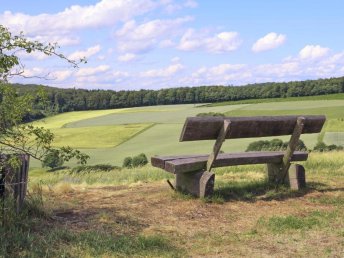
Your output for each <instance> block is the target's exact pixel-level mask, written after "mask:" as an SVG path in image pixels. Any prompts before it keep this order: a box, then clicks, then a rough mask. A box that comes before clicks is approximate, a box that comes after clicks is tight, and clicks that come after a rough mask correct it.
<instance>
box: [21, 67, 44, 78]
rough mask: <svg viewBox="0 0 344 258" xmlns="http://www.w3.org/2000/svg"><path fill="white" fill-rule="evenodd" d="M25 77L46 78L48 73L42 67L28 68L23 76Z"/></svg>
mask: <svg viewBox="0 0 344 258" xmlns="http://www.w3.org/2000/svg"><path fill="white" fill-rule="evenodd" d="M22 75H23V76H25V77H35V76H38V77H44V76H46V75H47V73H46V71H45V70H44V69H43V68H42V67H32V68H26V69H25V70H24V73H23V74H22Z"/></svg>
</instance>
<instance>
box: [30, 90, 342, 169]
mask: <svg viewBox="0 0 344 258" xmlns="http://www.w3.org/2000/svg"><path fill="white" fill-rule="evenodd" d="M335 95H336V96H337V98H335V97H327V98H330V99H328V100H326V99H319V97H317V98H314V97H312V98H310V97H309V98H305V99H302V100H299V101H297V100H295V99H294V98H289V99H285V101H284V102H281V101H277V102H264V101H263V102H262V103H251V104H249V103H246V104H240V102H239V104H236V105H233V103H232V104H231V105H224V103H222V105H214V106H212V105H194V104H189V105H166V106H152V107H137V108H125V109H114V110H101V111H79V112H69V113H64V114H60V115H57V116H53V117H49V118H47V119H45V120H42V121H38V122H35V124H36V125H38V126H44V127H46V128H48V129H50V130H51V131H52V132H54V133H55V135H56V141H55V146H57V147H60V146H63V145H69V146H71V147H75V148H79V149H80V150H82V151H84V152H85V153H87V154H89V155H90V156H91V159H90V160H89V164H91V165H94V164H99V163H105V164H111V165H117V166H121V165H122V161H123V159H124V158H125V157H127V156H133V155H137V154H139V153H142V152H143V153H145V154H146V155H147V156H148V157H151V156H153V155H169V154H188V153H195V154H201V153H209V152H210V150H211V148H212V145H213V142H212V141H202V142H179V135H180V132H181V129H182V127H183V123H184V121H185V118H186V117H188V116H195V115H197V114H198V113H207V112H221V113H224V114H226V115H227V116H256V115H296V114H297V115H300V114H304V115H319V114H324V115H326V117H327V122H326V124H325V127H324V129H323V131H322V133H321V134H311V135H303V136H302V137H301V138H302V140H303V141H304V142H305V143H306V146H307V147H308V148H310V149H312V148H313V147H314V146H315V144H316V143H317V142H318V140H319V139H320V140H324V141H325V143H327V144H338V145H344V99H343V98H342V97H341V95H342V94H335ZM338 96H339V97H340V98H339V97H338ZM323 98H325V96H323ZM279 138H281V139H283V140H284V141H287V140H288V139H289V136H284V137H279ZM269 139H271V138H269ZM254 140H256V139H235V140H228V141H226V142H225V144H224V145H223V150H224V151H226V152H238V151H244V150H245V149H246V147H247V145H248V144H249V143H251V142H252V141H254ZM67 165H69V166H75V165H76V164H75V163H73V162H69V163H67ZM31 166H32V167H40V163H39V162H37V161H35V160H32V162H31Z"/></svg>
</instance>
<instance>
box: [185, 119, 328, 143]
mask: <svg viewBox="0 0 344 258" xmlns="http://www.w3.org/2000/svg"><path fill="white" fill-rule="evenodd" d="M303 117H304V118H305V125H304V129H303V132H302V133H318V132H320V131H321V128H322V126H323V124H324V122H325V119H326V117H325V116H303ZM297 118H298V116H257V117H189V118H187V119H186V121H185V124H184V127H183V130H182V133H181V136H180V141H197V140H212V139H216V138H217V137H218V135H219V132H220V130H221V128H222V126H223V121H224V119H229V120H230V121H231V128H232V129H231V132H230V138H251V137H264V136H280V135H291V134H292V133H293V130H294V127H295V124H296V120H297ZM228 137H229V134H227V135H226V139H228Z"/></svg>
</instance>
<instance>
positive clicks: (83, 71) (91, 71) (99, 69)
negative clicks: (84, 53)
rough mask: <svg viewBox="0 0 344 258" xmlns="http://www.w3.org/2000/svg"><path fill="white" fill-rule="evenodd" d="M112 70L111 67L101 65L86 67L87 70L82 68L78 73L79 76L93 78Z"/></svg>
mask: <svg viewBox="0 0 344 258" xmlns="http://www.w3.org/2000/svg"><path fill="white" fill-rule="evenodd" d="M108 70H110V66H108V65H99V66H97V67H85V68H80V69H79V70H78V71H77V72H76V75H77V76H80V77H82V76H92V75H96V74H102V73H104V72H106V71H108Z"/></svg>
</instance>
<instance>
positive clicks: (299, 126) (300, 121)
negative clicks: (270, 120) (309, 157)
mask: <svg viewBox="0 0 344 258" xmlns="http://www.w3.org/2000/svg"><path fill="white" fill-rule="evenodd" d="M305 120H306V119H305V118H304V117H302V116H301V117H298V118H297V120H296V125H295V128H294V131H293V134H292V135H291V137H290V140H289V143H288V147H287V150H286V152H285V153H284V156H283V160H282V164H283V169H282V177H281V178H282V181H283V180H284V178H286V176H287V174H288V170H289V167H290V161H291V156H292V155H293V153H294V151H295V149H296V146H297V144H298V142H299V139H300V136H301V134H302V131H303V128H304V126H305Z"/></svg>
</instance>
